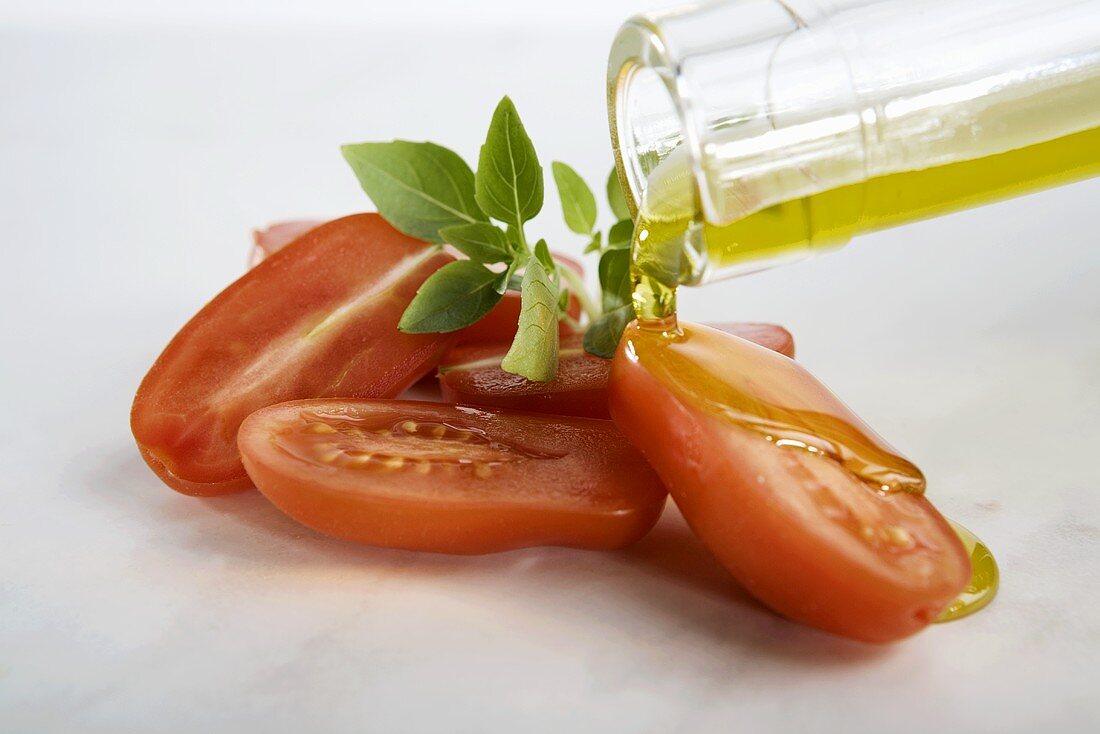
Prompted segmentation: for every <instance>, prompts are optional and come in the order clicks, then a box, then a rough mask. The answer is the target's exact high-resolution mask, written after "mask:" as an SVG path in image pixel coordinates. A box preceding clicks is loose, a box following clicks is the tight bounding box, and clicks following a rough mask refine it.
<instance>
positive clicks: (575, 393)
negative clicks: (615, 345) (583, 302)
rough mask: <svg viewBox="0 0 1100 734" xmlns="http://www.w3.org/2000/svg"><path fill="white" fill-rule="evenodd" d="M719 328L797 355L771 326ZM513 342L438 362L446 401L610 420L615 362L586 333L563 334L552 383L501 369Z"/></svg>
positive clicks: (454, 351)
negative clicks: (591, 346) (592, 347)
mask: <svg viewBox="0 0 1100 734" xmlns="http://www.w3.org/2000/svg"><path fill="white" fill-rule="evenodd" d="M715 328H717V329H721V330H722V331H726V332H728V333H730V334H735V335H737V336H740V337H742V338H745V339H748V340H750V341H753V342H755V343H757V344H759V345H761V346H764V347H767V348H768V349H772V350H774V351H777V352H780V353H781V354H785V355H787V356H789V357H793V356H794V339H793V338H792V337H791V334H790V332H789V331H787V330H786V329H784V328H783V327H782V326H775V325H773V324H717V325H715ZM508 347H509V344H507V343H497V344H459V345H457V346H455V347H452V348H451V350H450V351H449V352H447V354H446V355H445V356H444V357H443V359H442V361H441V362H440V364H439V383H440V387H441V389H442V392H443V399H444V400H445V401H447V402H449V403H459V404H462V405H485V406H493V407H497V408H508V409H511V410H527V411H533V412H536V413H554V414H556V415H576V416H581V417H585V418H610V417H611V413H610V411H609V410H608V407H607V376H608V372H609V371H610V369H611V360H607V359H602V358H600V357H596V356H594V355H591V354H588V353H587V352H585V351H584V337H583V335H580V334H576V335H571V336H567V337H563V338H562V341H561V347H560V349H559V358H558V374H557V376H556V377H555V378H554V380H553V381H551V382H532V381H530V380H527V379H524V378H523V377H520V376H519V375H513V374H511V373H510V372H505V371H504V370H502V369H501V368H500V362H501V360H502V359H504V355H505V354H507V352H508Z"/></svg>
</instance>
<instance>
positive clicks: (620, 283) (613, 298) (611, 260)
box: [599, 250, 631, 313]
mask: <svg viewBox="0 0 1100 734" xmlns="http://www.w3.org/2000/svg"><path fill="white" fill-rule="evenodd" d="M599 275H600V291H601V293H602V296H603V298H602V303H603V310H604V313H607V312H608V311H614V310H615V309H616V308H619V307H620V306H624V305H626V304H628V303H630V288H631V283H630V251H629V250H607V251H606V252H604V254H602V255H600V265H599Z"/></svg>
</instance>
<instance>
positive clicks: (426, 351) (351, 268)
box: [130, 214, 454, 496]
mask: <svg viewBox="0 0 1100 734" xmlns="http://www.w3.org/2000/svg"><path fill="white" fill-rule="evenodd" d="M297 242H299V243H300V244H298V245H295V247H292V248H286V249H283V250H281V251H279V252H278V253H276V254H275V255H273V256H271V257H269V258H267V259H265V260H264V261H263V262H262V263H261V264H260V265H259V266H257V267H256V268H254V269H252V270H251V271H249V272H248V273H247V274H245V275H244V276H242V277H241V278H240V279H238V280H237V281H236V282H234V283H233V284H231V285H230V286H229V287H228V288H226V289H225V290H224V291H222V292H221V293H220V294H219V295H218V296H216V297H215V298H214V299H213V300H212V301H210V303H208V304H207V305H206V306H205V307H204V308H203V309H202V310H201V311H199V313H198V314H196V315H195V316H194V317H193V318H192V319H191V320H190V321H189V322H188V323H187V324H186V325H185V326H184V327H183V329H181V330H180V332H179V333H178V334H177V335H176V336H175V337H174V338H173V339H172V341H171V342H170V343H169V344H168V346H167V347H166V348H165V349H164V351H163V352H162V353H161V355H160V357H158V358H157V361H156V362H155V363H154V364H153V367H152V368H151V369H150V370H149V373H148V374H147V375H146V376H145V379H144V380H143V381H142V383H141V386H140V387H139V388H138V391H137V394H136V396H135V398H134V404H133V408H132V411H131V420H130V423H131V429H132V431H133V434H134V437H135V439H136V440H137V443H138V446H139V448H140V450H141V454H142V456H143V457H144V458H145V461H146V463H147V464H148V465H149V467H150V468H151V469H153V471H154V472H156V474H157V475H158V476H159V477H160V478H161V479H162V480H163V481H164V482H165V483H166V484H167V485H168V486H170V487H172V488H173V489H175V490H177V491H179V492H182V493H183V494H189V495H194V496H214V495H220V494H226V493H228V492H234V491H239V490H242V489H247V488H249V487H250V486H252V483H251V481H250V480H249V479H248V476H247V475H246V473H245V471H244V467H243V466H242V465H241V462H240V457H239V455H238V453H237V448H236V431H237V428H238V426H239V425H240V423H241V421H243V420H244V418H245V417H246V416H247V415H248V414H250V413H252V412H253V411H255V410H257V409H259V408H262V407H264V406H267V405H271V404H273V403H278V402H282V401H284V400H288V399H295V398H306V397H323V396H329V395H348V396H352V397H392V396H395V395H397V394H399V393H400V392H401V391H402V390H404V389H405V388H407V387H408V386H409V385H411V384H412V383H414V382H416V380H417V379H419V378H420V377H421V376H422V375H423V374H425V373H426V372H427V371H430V370H431V369H432V368H433V367H434V366H435V365H436V364H437V363H438V361H439V357H440V356H441V355H442V354H443V353H444V352H445V351H446V349H447V348H448V347H449V346H450V344H451V343H452V342H453V340H454V337H453V335H449V334H404V333H401V332H399V331H398V330H397V322H398V320H399V319H400V317H401V314H402V312H403V311H404V308H405V306H406V305H408V303H409V301H410V300H411V299H412V297H413V295H414V294H415V292H416V289H417V288H418V287H419V286H420V284H421V283H422V282H423V281H424V279H425V278H427V277H428V275H430V274H431V273H432V272H434V271H435V270H436V269H438V268H439V267H441V266H442V265H444V264H446V263H448V262H451V261H452V258H451V257H449V256H448V255H445V254H442V253H439V252H432V251H429V250H428V249H426V247H427V246H426V245H425V244H424V243H422V242H419V241H418V240H415V239H413V238H411V237H407V236H405V235H403V234H401V233H400V232H397V231H396V230H394V229H393V228H392V227H390V225H388V224H386V222H385V221H384V220H383V219H382V218H381V217H379V216H378V215H377V214H356V215H352V216H349V217H344V218H342V219H337V220H334V221H332V222H329V223H327V224H325V225H323V226H321V227H318V228H315V229H313V230H312V231H310V232H308V233H307V234H306V235H303V236H302V237H300V238H299V239H298V240H297ZM399 263H400V264H401V265H402V266H403V267H404V268H405V270H404V271H403V274H402V275H401V276H400V277H397V276H393V275H392V273H393V268H394V267H395V266H397V265H398V264H399ZM387 277H389V278H390V280H389V281H386V280H385V279H386V278H387ZM380 281H384V283H383V284H382V285H380V284H379V282H380ZM372 285H374V286H378V287H377V289H376V290H377V291H378V292H377V293H375V294H374V295H375V297H374V298H373V299H368V301H366V302H364V303H360V304H359V306H360V307H361V308H363V309H365V308H367V307H371V308H373V309H374V310H372V311H370V312H367V313H363V312H360V313H355V312H354V311H350V312H349V311H344V312H343V315H341V312H340V311H338V309H340V308H341V307H342V306H343V307H346V308H353V307H354V306H355V301H354V299H355V297H356V296H357V295H358V296H363V297H366V296H367V295H368V294H369V293H370V291H371V287H372ZM327 317H330V318H327ZM307 340H310V341H307ZM372 355H374V357H375V358H374V359H372V358H371V356H372ZM246 365H251V366H252V369H253V372H252V374H250V375H244V374H242V370H244V369H245V367H246Z"/></svg>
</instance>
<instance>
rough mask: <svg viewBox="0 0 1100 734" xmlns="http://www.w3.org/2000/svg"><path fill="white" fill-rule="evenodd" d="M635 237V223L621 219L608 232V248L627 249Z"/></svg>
mask: <svg viewBox="0 0 1100 734" xmlns="http://www.w3.org/2000/svg"><path fill="white" fill-rule="evenodd" d="M633 237H634V222H632V221H630V220H629V219H620V220H619V221H618V222H615V224H613V225H611V229H609V230H608V231H607V248H608V249H609V250H620V249H627V248H629V247H630V240H631V239H632V238H633Z"/></svg>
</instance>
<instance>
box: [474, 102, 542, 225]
mask: <svg viewBox="0 0 1100 734" xmlns="http://www.w3.org/2000/svg"><path fill="white" fill-rule="evenodd" d="M542 186H543V184H542V166H540V165H539V159H538V155H537V154H536V153H535V146H534V145H532V144H531V138H529V137H527V131H526V130H524V128H523V123H522V122H521V121H520V119H519V113H518V112H516V107H515V105H513V104H512V100H510V99H509V98H508V97H505V98H504V99H502V100H501V101H500V104H499V105H497V108H496V111H495V112H494V113H493V120H492V122H491V123H489V133H488V135H486V137H485V144H484V145H482V146H481V155H480V156H479V157H478V162H477V174H475V177H474V192H475V195H476V197H477V203H478V204H479V205H480V206H481V208H482V210H483V211H484V212H485V213H486V214H488V215H489V216H491V217H494V218H496V219H499V220H500V221H502V222H505V223H507V224H511V225H514V226H515V227H516V228H517V229H522V228H523V223H524V222H526V221H527V220H529V219H533V218H534V217H535V216H536V215H537V214H538V213H539V211H540V210H541V209H542Z"/></svg>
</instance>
